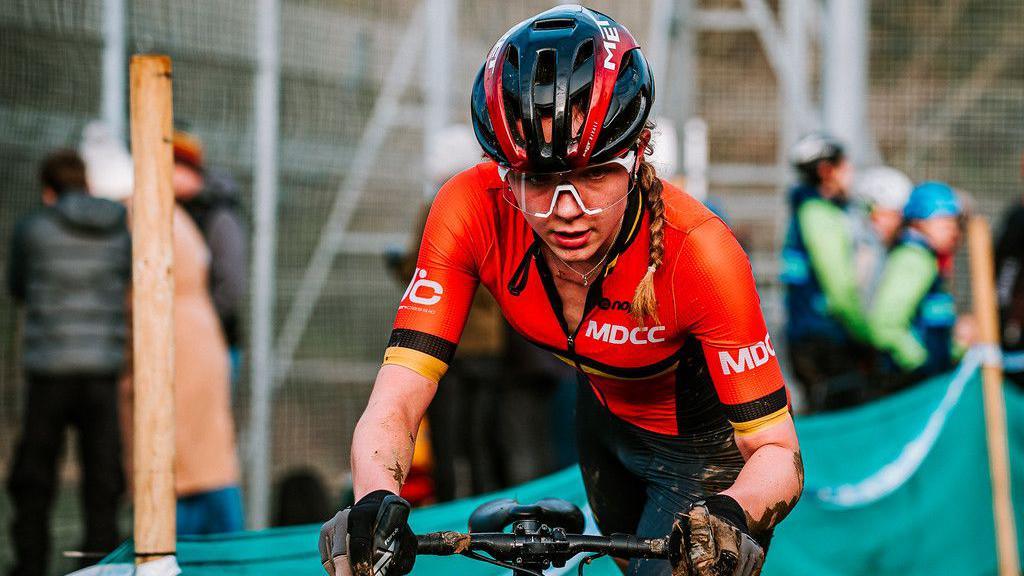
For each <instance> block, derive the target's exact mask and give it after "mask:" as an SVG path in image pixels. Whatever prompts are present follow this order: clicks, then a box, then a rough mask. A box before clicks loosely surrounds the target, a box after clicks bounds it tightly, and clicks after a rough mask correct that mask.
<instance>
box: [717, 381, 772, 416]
mask: <svg viewBox="0 0 1024 576" xmlns="http://www.w3.org/2000/svg"><path fill="white" fill-rule="evenodd" d="M786 403H787V398H786V387H785V386H781V387H779V389H778V390H776V391H775V392H772V393H771V394H768V395H767V396H762V397H760V398H758V399H757V400H751V401H750V402H744V403H742V404H723V405H722V406H724V407H725V414H726V416H727V417H728V418H729V421H730V422H735V423H740V422H750V421H751V420H757V419H758V418H763V417H765V416H768V415H769V414H772V413H774V412H778V411H779V410H781V409H783V408H785V407H786Z"/></svg>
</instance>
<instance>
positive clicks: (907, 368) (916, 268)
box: [870, 182, 963, 389]
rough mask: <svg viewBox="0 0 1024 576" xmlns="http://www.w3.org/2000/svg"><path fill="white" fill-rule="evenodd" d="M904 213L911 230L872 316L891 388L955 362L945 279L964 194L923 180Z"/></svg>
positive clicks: (894, 256)
mask: <svg viewBox="0 0 1024 576" xmlns="http://www.w3.org/2000/svg"><path fill="white" fill-rule="evenodd" d="M903 213H904V218H905V219H906V222H907V230H906V232H905V233H904V234H903V236H902V238H901V239H900V242H899V244H898V245H897V246H896V247H895V248H894V249H893V251H892V253H891V254H890V255H889V259H888V262H887V263H886V266H885V271H884V272H883V274H882V280H881V284H880V285H879V287H878V292H877V293H876V294H875V299H874V304H873V305H872V309H871V315H870V321H871V329H872V330H871V332H872V334H873V336H874V341H875V345H876V346H877V347H878V348H879V349H880V350H882V351H884V352H885V353H886V358H885V364H886V368H887V370H886V374H887V375H889V376H890V380H891V382H889V387H890V388H891V389H896V388H901V387H903V386H905V385H907V384H910V383H912V382H916V381H918V380H921V379H924V378H928V377H930V376H934V375H937V374H940V373H942V372H945V371H947V370H949V369H950V368H952V367H953V364H954V354H953V327H954V325H955V324H956V319H957V318H956V301H955V300H954V298H953V295H952V294H951V293H950V292H949V288H948V287H947V285H946V283H947V280H948V276H949V274H950V272H951V270H952V258H953V254H954V253H955V252H956V249H957V245H958V244H959V242H960V218H961V215H962V214H963V208H962V206H961V202H960V199H959V198H958V197H957V195H956V192H955V191H954V190H953V189H952V188H950V187H949V186H948V185H946V184H944V183H941V182H924V183H922V184H919V185H918V186H916V187H915V188H914V190H913V192H911V194H910V199H909V200H908V201H907V205H906V207H905V208H904V212H903Z"/></svg>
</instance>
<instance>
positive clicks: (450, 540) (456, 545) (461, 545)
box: [441, 532, 471, 554]
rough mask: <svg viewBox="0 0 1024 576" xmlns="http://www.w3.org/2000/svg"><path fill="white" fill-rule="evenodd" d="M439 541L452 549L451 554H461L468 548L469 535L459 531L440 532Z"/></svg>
mask: <svg viewBox="0 0 1024 576" xmlns="http://www.w3.org/2000/svg"><path fill="white" fill-rule="evenodd" d="M441 541H442V542H444V545H445V546H446V547H447V548H449V549H450V550H451V551H452V554H462V553H463V552H465V551H466V550H469V544H470V541H471V539H470V536H469V534H462V533H460V532H442V533H441Z"/></svg>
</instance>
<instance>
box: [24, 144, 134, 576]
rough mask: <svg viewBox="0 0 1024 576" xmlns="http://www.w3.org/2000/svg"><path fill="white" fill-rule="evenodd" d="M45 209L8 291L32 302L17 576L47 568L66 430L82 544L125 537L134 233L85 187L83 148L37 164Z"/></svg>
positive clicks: (29, 221)
mask: <svg viewBox="0 0 1024 576" xmlns="http://www.w3.org/2000/svg"><path fill="white" fill-rule="evenodd" d="M40 178H41V181H42V186H43V191H42V199H43V204H44V206H43V207H42V208H40V209H38V210H36V211H34V212H32V213H30V214H28V215H27V216H25V217H23V218H22V219H21V220H20V221H19V222H18V224H17V228H16V229H15V232H14V237H13V240H12V242H11V253H10V261H9V266H10V269H9V275H8V280H9V290H10V293H11V295H12V297H13V298H14V300H15V301H16V302H18V303H19V304H21V305H23V307H24V309H25V323H24V334H23V338H24V341H23V348H22V349H23V351H24V357H23V358H22V368H23V369H24V371H25V380H26V384H27V387H28V391H27V403H26V404H27V405H26V407H25V412H24V421H23V426H22V435H21V439H20V442H19V443H18V446H17V449H16V452H15V456H14V460H13V462H12V466H11V472H10V478H9V481H8V490H9V492H10V495H11V502H12V504H13V506H14V522H13V524H12V538H11V541H12V543H13V545H14V552H15V555H16V559H15V564H14V567H13V569H12V570H11V572H10V573H11V574H12V575H17V576H28V575H42V574H44V573H46V569H47V561H48V560H49V558H50V515H51V511H52V510H51V508H52V505H53V501H54V496H55V493H56V489H57V481H58V477H57V474H58V471H57V464H58V461H59V459H60V456H61V452H62V451H63V447H64V436H65V428H66V427H67V426H69V425H70V426H73V427H74V428H75V429H76V430H77V432H78V447H79V459H80V463H81V467H82V505H83V509H84V515H85V541H84V542H83V543H82V548H81V550H82V551H83V552H85V553H87V555H88V556H89V557H92V556H94V555H98V556H102V555H104V554H106V553H109V552H110V551H112V550H113V549H114V548H115V547H116V546H117V544H118V541H119V537H118V531H117V522H116V519H117V510H118V506H119V504H120V498H121V494H122V493H123V491H124V473H123V470H122V467H121V465H122V463H121V436H120V427H119V423H118V414H117V406H118V404H117V382H118V377H119V376H120V374H121V372H122V370H123V369H124V367H125V342H126V338H127V319H126V310H125V307H126V298H127V293H128V288H129V283H130V281H131V240H130V238H129V235H128V228H127V227H126V225H125V222H126V219H125V209H124V207H122V206H120V205H118V204H115V203H113V202H110V201H108V200H103V199H99V198H93V197H90V196H89V195H88V193H87V192H86V176H85V165H84V163H83V162H82V160H81V158H79V156H78V154H77V153H75V152H73V151H70V150H63V151H58V152H55V153H53V154H50V155H49V156H48V157H47V158H46V159H45V160H44V162H43V164H42V168H41V170H40Z"/></svg>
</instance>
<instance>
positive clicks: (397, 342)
mask: <svg viewBox="0 0 1024 576" xmlns="http://www.w3.org/2000/svg"><path fill="white" fill-rule="evenodd" d="M392 346H397V347H399V348H409V349H410V350H416V351H418V352H423V353H424V354H429V355H430V356H433V357H434V358H437V359H438V360H440V361H441V362H444V363H445V364H451V363H452V356H454V355H455V343H454V342H451V341H449V340H445V339H444V338H441V337H440V336H434V335H433V334H427V333H426V332H420V331H419V330H409V329H408V328H395V329H394V330H392V331H391V338H390V339H388V348H391V347H392Z"/></svg>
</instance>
